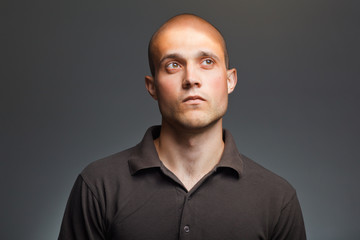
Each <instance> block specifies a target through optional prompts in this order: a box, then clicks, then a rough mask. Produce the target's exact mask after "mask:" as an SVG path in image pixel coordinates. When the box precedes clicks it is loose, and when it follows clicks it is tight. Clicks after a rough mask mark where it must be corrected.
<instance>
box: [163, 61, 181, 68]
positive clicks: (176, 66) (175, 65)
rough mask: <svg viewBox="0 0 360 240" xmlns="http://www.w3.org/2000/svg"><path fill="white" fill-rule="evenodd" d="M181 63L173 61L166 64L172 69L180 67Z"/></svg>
mask: <svg viewBox="0 0 360 240" xmlns="http://www.w3.org/2000/svg"><path fill="white" fill-rule="evenodd" d="M178 67H179V64H178V63H176V62H171V63H169V64H168V65H166V68H170V69H174V68H178Z"/></svg>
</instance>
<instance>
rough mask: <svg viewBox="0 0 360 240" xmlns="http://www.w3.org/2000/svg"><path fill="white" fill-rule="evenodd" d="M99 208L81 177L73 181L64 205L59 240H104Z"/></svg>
mask: <svg viewBox="0 0 360 240" xmlns="http://www.w3.org/2000/svg"><path fill="white" fill-rule="evenodd" d="M101 209H102V208H101V206H100V204H99V202H98V200H97V199H96V197H95V196H94V194H93V192H92V191H91V190H90V189H89V187H88V185H87V184H86V183H85V182H84V180H83V178H82V177H81V176H78V178H77V179H76V181H75V184H74V186H73V189H72V191H71V193H70V197H69V200H68V202H67V205H66V209H65V213H64V217H63V221H62V224H61V229H60V234H59V238H58V239H59V240H70V239H71V240H72V239H74V240H75V239H76V240H85V239H86V240H93V239H96V240H98V239H105V231H104V229H105V227H104V216H103V215H104V214H103V212H102V210H101Z"/></svg>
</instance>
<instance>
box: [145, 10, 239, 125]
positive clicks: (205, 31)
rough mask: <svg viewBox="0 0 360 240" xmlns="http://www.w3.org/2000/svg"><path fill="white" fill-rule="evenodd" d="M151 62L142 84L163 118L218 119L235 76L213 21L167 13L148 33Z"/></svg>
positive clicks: (179, 122)
mask: <svg viewBox="0 0 360 240" xmlns="http://www.w3.org/2000/svg"><path fill="white" fill-rule="evenodd" d="M149 63H150V66H151V68H152V76H146V77H145V82H146V88H147V89H148V91H149V93H150V95H151V96H152V97H153V98H154V99H155V100H157V101H158V104H159V108H160V112H161V114H162V121H163V124H170V125H172V126H177V127H180V126H181V127H183V128H191V129H195V128H204V127H207V126H209V125H211V124H214V123H216V122H219V123H221V119H222V116H223V115H224V114H225V112H226V109H227V103H228V94H229V93H231V92H232V91H233V89H234V88H235V85H236V81H237V76H236V69H228V57H227V51H226V45H225V41H224V39H223V37H222V35H221V34H220V32H219V31H218V30H217V29H216V28H215V27H213V26H212V25H211V24H210V23H208V22H207V21H205V20H204V19H202V18H200V17H197V16H194V15H190V14H182V15H178V16H175V17H173V18H171V19H170V20H168V21H167V22H166V23H165V24H163V25H162V26H161V27H160V28H159V30H158V31H157V32H156V33H155V34H154V35H153V37H152V38H151V41H150V43H149Z"/></svg>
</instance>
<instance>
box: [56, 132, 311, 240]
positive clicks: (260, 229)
mask: <svg viewBox="0 0 360 240" xmlns="http://www.w3.org/2000/svg"><path fill="white" fill-rule="evenodd" d="M159 133H160V127H152V128H150V129H149V130H148V131H147V132H146V134H145V136H144V138H143V140H142V141H141V142H140V143H139V144H138V145H137V146H135V147H133V148H130V149H128V150H125V151H123V152H120V153H117V154H114V155H112V156H110V157H107V158H104V159H101V160H98V161H95V162H93V163H91V164H90V165H89V166H88V167H86V168H85V169H84V170H83V172H82V173H81V174H80V175H79V177H78V178H77V180H76V182H75V185H74V187H73V189H72V192H71V195H70V198H69V200H68V203H67V206H66V210H65V214H64V218H63V222H62V226H61V230H60V235H59V239H61V240H63V239H77V240H82V239H84V240H85V239H86V240H91V239H119V240H120V239H121V240H130V239H131V240H140V239H141V240H152V239H154V240H175V239H191V240H213V239H214V240H232V239H234V240H235V239H237V240H240V239H241V240H252V239H254V240H255V239H277V240H279V239H289V240H297V239H299V240H300V239H306V237H305V229H304V223H303V218H302V214H301V209H300V206H299V202H298V199H297V197H296V192H295V190H294V189H293V188H292V187H291V186H290V184H289V183H288V182H286V181H285V180H284V179H282V178H280V177H279V176H277V175H275V174H273V173H271V172H270V171H268V170H266V169H265V168H263V167H261V166H260V165H258V164H257V163H255V162H253V161H252V160H250V159H248V158H247V157H245V156H243V155H241V154H240V153H239V152H238V151H237V148H236V146H235V142H234V140H233V138H232V136H231V135H230V133H229V132H228V131H226V130H224V141H225V149H224V153H223V155H222V157H221V160H220V162H219V164H218V165H217V166H216V167H215V168H214V169H213V170H212V171H211V172H209V173H208V174H207V175H206V176H204V177H203V178H202V179H201V180H200V181H199V182H198V183H197V184H196V185H195V186H194V187H193V188H192V189H191V190H190V191H189V192H188V191H187V190H186V188H185V187H184V186H183V184H182V183H181V182H180V181H179V179H178V178H177V177H176V176H175V175H174V174H173V173H172V172H170V171H169V170H168V169H167V168H166V167H165V166H164V165H163V164H162V162H161V161H160V159H159V157H158V155H157V152H156V149H155V146H154V144H153V139H155V138H157V137H158V136H159Z"/></svg>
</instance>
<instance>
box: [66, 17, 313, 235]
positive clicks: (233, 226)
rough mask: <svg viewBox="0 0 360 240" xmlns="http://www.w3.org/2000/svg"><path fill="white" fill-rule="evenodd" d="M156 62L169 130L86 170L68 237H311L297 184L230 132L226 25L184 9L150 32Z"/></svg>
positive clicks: (69, 210)
mask: <svg viewBox="0 0 360 240" xmlns="http://www.w3.org/2000/svg"><path fill="white" fill-rule="evenodd" d="M149 63H150V68H151V72H152V76H146V77H145V83H146V88H147V89H148V91H149V93H150V95H151V96H152V97H153V98H154V99H155V100H157V101H158V105H159V109H160V112H161V115H162V124H161V127H160V126H156V127H152V128H150V129H149V130H148V131H147V132H146V134H145V136H144V138H143V140H142V141H141V143H139V144H138V145H137V146H135V147H133V148H131V149H128V150H126V151H123V152H120V153H117V154H115V155H112V156H110V157H107V158H104V159H102V160H99V161H96V162H94V163H92V164H90V165H89V166H88V167H87V168H85V169H84V171H83V172H82V173H81V174H80V176H79V177H78V179H77V180H76V182H75V185H74V188H73V190H72V192H71V195H70V198H69V201H68V204H67V207H66V211H65V214H64V219H63V223H62V227H61V231H60V235H59V239H124V240H127V239H133V240H139V239H158V240H160V239H164V240H173V239H174V240H175V239H195V240H212V239H214V240H215V239H216V240H223V239H224V240H225V239H226V240H232V239H244V240H252V239H289V240H290V239H291V240H294V239H306V237H305V230H304V224H303V219H302V214H301V209H300V206H299V202H298V200H297V196H296V192H295V190H294V189H293V188H292V187H291V186H290V185H289V184H288V183H287V182H286V181H285V180H283V179H282V178H280V177H278V176H276V175H275V174H273V173H271V172H270V171H268V170H266V169H264V168H263V167H261V166H259V165H258V164H256V163H255V162H253V161H252V160H250V159H248V158H246V157H245V156H243V155H241V154H240V153H238V151H237V149H236V146H235V143H234V140H233V138H232V137H231V135H230V133H229V132H228V131H226V130H223V126H222V117H223V116H224V114H225V112H226V109H227V104H228V94H229V93H231V92H232V91H233V90H234V88H235V85H236V82H237V75H236V70H235V69H228V54H227V50H226V45H225V41H224V39H223V37H222V35H221V34H220V32H219V31H218V30H217V29H216V28H215V27H213V26H212V25H211V24H210V23H208V22H206V21H205V20H203V19H201V18H199V17H197V16H194V15H190V14H182V15H178V16H175V17H173V18H172V19H170V20H169V21H167V22H166V23H165V24H164V25H162V26H161V27H160V29H159V30H158V31H157V32H156V33H155V34H154V35H153V37H152V38H151V41H150V44H149Z"/></svg>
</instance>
